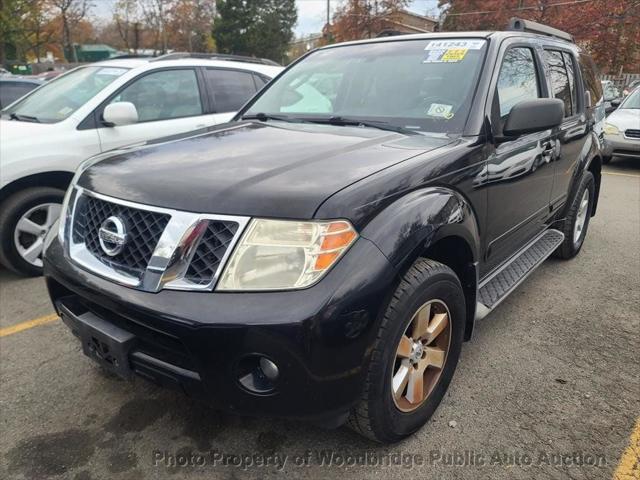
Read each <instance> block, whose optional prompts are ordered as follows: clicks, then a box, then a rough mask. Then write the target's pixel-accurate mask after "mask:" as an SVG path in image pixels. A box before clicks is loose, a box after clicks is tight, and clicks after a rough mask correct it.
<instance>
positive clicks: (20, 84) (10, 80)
mask: <svg viewBox="0 0 640 480" xmlns="http://www.w3.org/2000/svg"><path fill="white" fill-rule="evenodd" d="M43 83H44V82H42V81H40V80H30V79H28V78H21V77H15V76H11V77H8V76H7V77H1V78H0V109H2V108H4V107H6V106H7V105H10V104H12V103H13V102H15V101H16V100H18V99H19V98H20V97H23V96H25V95H26V94H27V93H29V92H30V91H31V90H34V89H36V88H38V87H39V86H40V85H42V84H43Z"/></svg>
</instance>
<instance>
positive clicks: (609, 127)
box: [604, 123, 620, 135]
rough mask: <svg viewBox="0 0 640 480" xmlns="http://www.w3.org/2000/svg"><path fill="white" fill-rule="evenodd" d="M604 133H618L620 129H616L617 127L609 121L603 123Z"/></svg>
mask: <svg viewBox="0 0 640 480" xmlns="http://www.w3.org/2000/svg"><path fill="white" fill-rule="evenodd" d="M604 133H606V134H609V135H617V134H618V133H620V130H618V127H616V126H615V125H612V124H610V123H605V124H604Z"/></svg>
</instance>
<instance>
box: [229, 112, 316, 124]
mask: <svg viewBox="0 0 640 480" xmlns="http://www.w3.org/2000/svg"><path fill="white" fill-rule="evenodd" d="M241 119H242V120H259V121H261V122H266V121H268V120H280V121H282V122H291V123H298V122H304V120H302V119H300V118H296V117H291V116H289V115H277V114H273V113H262V112H260V113H252V114H248V115H243V116H242V117H241Z"/></svg>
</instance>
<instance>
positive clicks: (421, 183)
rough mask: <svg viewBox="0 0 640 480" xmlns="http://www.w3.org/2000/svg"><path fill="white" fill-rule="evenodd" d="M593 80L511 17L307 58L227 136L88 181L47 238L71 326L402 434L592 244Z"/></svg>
mask: <svg viewBox="0 0 640 480" xmlns="http://www.w3.org/2000/svg"><path fill="white" fill-rule="evenodd" d="M591 66H592V62H591V61H590V60H589V58H588V57H586V56H585V53H584V50H581V49H579V48H578V47H577V46H576V45H575V44H574V43H573V41H572V37H571V36H570V35H568V34H566V33H564V32H561V31H559V30H556V29H552V28H549V27H546V26H543V25H538V24H534V23H531V22H524V21H520V20H518V21H514V22H513V23H512V26H511V30H509V31H506V32H492V33H487V32H470V33H461V32H451V33H434V34H423V35H407V36H396V37H386V38H376V39H369V40H365V41H359V42H352V43H345V44H337V45H330V46H326V47H323V48H320V49H318V50H315V51H313V52H311V53H309V54H307V55H306V56H305V57H304V58H303V59H302V60H300V61H297V62H295V63H294V64H293V65H292V66H290V67H289V68H288V69H287V70H286V71H285V72H283V73H282V74H281V75H280V76H279V77H278V78H277V79H276V80H274V81H273V82H271V83H270V84H269V85H268V86H267V87H266V88H265V89H263V90H262V91H261V92H260V93H258V94H257V95H256V96H255V97H254V98H253V99H252V100H251V101H250V102H248V103H247V105H245V106H244V107H243V108H242V109H241V111H240V112H239V113H238V115H237V116H236V117H235V120H237V121H236V122H235V123H232V124H227V125H224V126H221V127H214V128H213V129H212V131H210V132H208V133H206V134H203V135H198V136H188V137H187V138H182V139H178V140H173V141H166V142H164V143H159V144H156V145H153V146H146V147H137V148H134V149H132V150H130V151H127V152H119V153H117V154H105V155H101V156H98V157H96V158H93V159H91V160H89V161H87V162H85V163H84V164H83V165H82V166H81V167H80V168H79V169H78V171H77V173H76V175H75V178H74V180H73V182H72V185H71V187H70V188H69V190H68V192H67V196H66V199H65V203H64V206H63V213H62V216H61V221H60V227H59V230H58V232H57V233H56V232H55V231H52V232H51V233H50V234H49V236H48V237H47V247H46V251H45V275H46V280H47V285H48V288H49V293H50V295H51V298H52V300H53V302H54V305H55V306H56V311H57V312H58V313H59V314H60V315H61V317H62V320H63V321H64V322H65V324H66V325H67V326H68V327H69V328H70V329H71V331H72V332H73V333H74V334H76V335H77V336H78V337H79V339H80V341H81V344H82V348H83V351H84V353H85V354H86V355H88V356H89V357H91V358H92V359H94V360H96V361H97V362H98V363H100V364H101V365H102V366H104V367H105V368H106V369H108V370H110V371H112V372H115V373H117V374H119V375H121V376H123V377H125V378H129V377H130V376H132V375H133V374H138V375H141V376H143V377H145V378H147V379H152V380H154V381H156V382H158V383H160V384H163V385H167V386H172V387H176V388H178V389H179V390H182V391H185V392H188V393H189V394H190V395H192V396H194V397H197V398H201V399H204V400H205V401H207V402H210V403H211V404H213V405H214V406H215V407H217V408H221V409H225V410H227V411H231V412H236V413H244V414H252V415H277V416H283V417H290V418H307V419H312V420H315V421H317V422H321V423H322V424H323V425H325V426H337V425H340V424H342V423H344V422H345V421H348V422H349V424H350V425H351V426H352V427H353V428H354V429H355V430H356V431H358V432H360V433H361V434H363V435H365V436H366V437H369V438H371V439H374V440H376V441H380V442H394V441H398V440H400V439H401V438H403V437H406V436H407V435H410V434H412V433H413V432H415V431H416V430H417V429H419V428H420V427H421V426H422V425H423V424H424V423H425V422H426V421H427V420H428V419H429V417H431V415H432V414H433V413H434V411H435V409H436V408H437V406H438V404H439V403H440V402H441V400H442V399H443V397H444V395H445V392H446V390H447V387H448V385H449V383H450V381H451V379H452V377H453V373H454V371H455V369H456V365H457V362H458V357H459V355H460V350H461V347H462V343H463V341H465V340H469V339H470V338H471V334H472V331H473V328H474V324H475V322H476V321H478V319H480V318H482V317H484V316H486V315H487V314H488V313H489V312H491V311H492V310H493V309H494V308H496V306H497V305H499V304H500V302H502V301H503V300H504V299H505V298H506V297H507V296H508V295H509V293H511V292H512V291H513V290H514V289H515V288H516V286H517V285H518V284H519V283H520V282H522V281H523V280H524V279H525V277H526V276H527V275H528V274H530V273H531V272H532V271H533V270H535V269H536V267H538V266H539V265H540V264H541V263H542V262H543V261H544V260H545V259H546V258H547V257H548V256H549V255H551V254H552V253H554V252H555V254H556V255H557V256H558V257H559V258H563V259H570V258H572V257H574V256H575V255H577V254H578V252H580V249H581V248H582V246H583V244H584V241H585V236H586V233H587V228H588V226H589V220H590V218H591V217H592V216H593V215H594V214H595V212H596V207H597V203H598V192H599V189H600V170H601V152H600V143H599V138H598V136H597V135H596V134H595V133H594V130H593V128H594V121H595V120H594V112H595V111H596V110H597V109H599V108H601V105H602V91H601V89H600V84H599V82H598V80H597V76H596V73H595V72H594V71H593V70H592V69H591ZM545 72H548V74H545ZM329 78H330V81H329V80H328V79H329ZM320 85H321V87H320ZM294 105H295V107H293V106H294ZM576 132H578V133H576ZM493 167H495V168H493ZM503 172H504V173H503ZM554 268H562V267H561V264H556V265H555V266H554ZM550 375H551V372H550Z"/></svg>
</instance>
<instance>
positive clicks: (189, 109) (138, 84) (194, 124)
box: [96, 68, 215, 151]
mask: <svg viewBox="0 0 640 480" xmlns="http://www.w3.org/2000/svg"><path fill="white" fill-rule="evenodd" d="M115 102H131V103H133V104H134V105H135V106H136V109H137V111H138V122H136V123H134V124H131V125H121V126H115V127H109V126H105V125H103V124H101V123H98V133H99V135H100V143H101V148H102V151H106V150H111V149H113V148H117V147H121V146H125V145H131V144H135V143H138V142H144V141H147V140H153V139H156V138H161V137H165V136H170V135H175V134H179V133H184V132H189V131H192V130H197V129H200V128H204V127H207V126H210V125H214V124H215V120H214V119H213V118H211V117H210V116H208V115H205V113H206V108H205V106H206V99H205V97H204V95H203V93H202V92H201V90H200V86H199V83H198V76H197V73H196V69H195V68H170V69H161V70H153V71H151V72H147V73H144V74H142V75H140V76H139V77H137V78H135V79H134V80H132V81H130V82H129V83H127V84H126V85H125V86H124V87H122V88H121V89H120V90H119V91H118V92H116V93H115V94H114V95H112V96H111V98H110V99H109V100H108V101H107V102H105V103H104V104H103V105H102V106H101V107H100V108H99V109H98V111H97V112H96V115H97V118H98V119H101V118H102V111H103V110H104V108H105V107H106V105H108V104H110V103H115Z"/></svg>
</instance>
